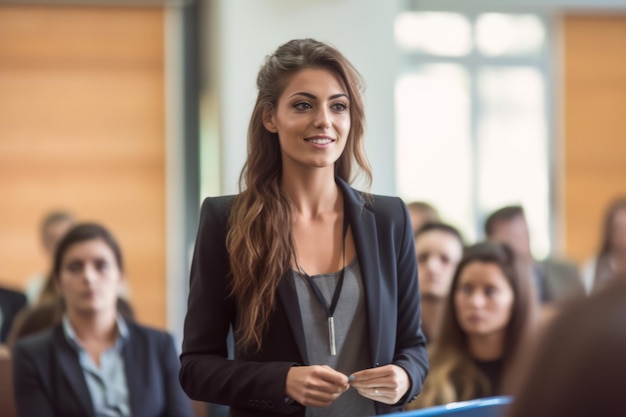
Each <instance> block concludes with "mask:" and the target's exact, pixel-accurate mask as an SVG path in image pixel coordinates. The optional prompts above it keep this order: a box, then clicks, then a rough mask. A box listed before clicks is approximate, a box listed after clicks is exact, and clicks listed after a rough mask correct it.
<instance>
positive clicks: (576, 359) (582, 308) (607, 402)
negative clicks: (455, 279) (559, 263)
mask: <svg viewBox="0 0 626 417" xmlns="http://www.w3.org/2000/svg"><path fill="white" fill-rule="evenodd" d="M609 281H610V282H609ZM609 281H607V285H606V286H605V287H604V288H601V289H599V290H598V291H597V292H595V293H594V294H592V295H591V296H590V297H589V298H582V299H578V300H576V301H575V302H572V303H571V304H568V305H566V306H564V308H563V309H561V311H560V312H559V314H558V315H557V316H556V317H555V318H554V320H553V321H552V322H551V323H550V325H549V327H548V328H547V331H546V332H544V333H543V336H542V339H541V340H540V341H539V343H538V346H537V347H536V349H534V355H532V356H531V358H530V360H529V362H528V366H526V372H525V376H523V377H522V381H521V383H520V387H519V388H518V389H517V390H516V391H515V394H514V397H515V400H514V401H513V405H512V407H511V409H510V412H509V413H507V417H528V416H532V417H572V416H593V417H613V416H625V415H626V402H624V387H625V386H626V360H624V352H626V331H625V330H624V324H626V273H623V272H622V273H621V274H618V275H615V276H614V277H613V278H612V279H611V280H609Z"/></svg>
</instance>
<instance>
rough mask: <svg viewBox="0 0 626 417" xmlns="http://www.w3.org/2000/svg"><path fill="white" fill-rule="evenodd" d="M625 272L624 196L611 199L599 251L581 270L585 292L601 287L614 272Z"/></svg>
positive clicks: (625, 212)
mask: <svg viewBox="0 0 626 417" xmlns="http://www.w3.org/2000/svg"><path fill="white" fill-rule="evenodd" d="M624 273H626V197H621V198H618V199H616V200H615V201H613V203H612V204H611V205H610V206H609V207H608V209H607V212H606V215H605V216H604V228H603V231H602V243H601V246H600V251H599V252H598V254H597V255H596V256H595V257H594V258H593V259H590V260H589V261H587V262H586V263H585V265H584V266H583V270H582V275H583V284H584V285H585V290H586V292H587V293H591V292H592V291H596V290H598V289H599V288H602V286H604V285H605V284H606V283H607V282H608V281H609V278H610V277H612V276H613V275H615V274H624Z"/></svg>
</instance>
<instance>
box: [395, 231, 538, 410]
mask: <svg viewBox="0 0 626 417" xmlns="http://www.w3.org/2000/svg"><path fill="white" fill-rule="evenodd" d="M534 303H535V301H534V294H533V292H532V287H531V286H530V277H528V276H526V275H523V274H522V273H521V272H520V268H519V267H518V266H517V263H516V260H515V255H514V254H513V251H512V250H511V249H510V248H509V247H508V246H506V245H505V244H502V243H496V242H485V243H478V244H475V245H473V246H470V247H469V248H467V249H466V251H465V253H464V255H463V258H462V259H461V262H460V263H459V265H458V267H457V269H456V272H455V274H454V277H453V280H452V287H451V289H450V293H449V295H448V299H447V305H446V311H445V314H444V318H443V326H442V328H441V329H440V334H439V338H438V339H437V340H436V341H434V342H433V345H432V348H431V349H430V350H429V354H430V364H431V368H430V369H431V371H430V374H429V376H428V378H427V379H426V382H425V384H424V390H423V391H422V393H421V394H420V395H419V396H418V397H417V400H415V401H414V402H412V403H410V404H409V406H408V407H407V408H409V409H417V408H423V407H430V406H435V405H441V404H446V403H450V402H455V401H464V400H471V399H475V398H481V397H490V396H494V395H500V394H504V393H505V392H503V387H504V385H505V384H504V382H506V383H508V382H509V381H508V377H509V375H511V374H512V372H511V370H512V368H513V365H514V362H515V360H516V359H517V358H516V357H517V354H518V353H519V352H520V346H521V345H523V343H524V341H525V340H526V336H527V335H528V333H529V332H528V330H529V326H530V325H532V322H533V317H534V314H533V313H534V310H535V308H534V307H535V306H534Z"/></svg>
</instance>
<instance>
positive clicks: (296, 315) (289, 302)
mask: <svg viewBox="0 0 626 417" xmlns="http://www.w3.org/2000/svg"><path fill="white" fill-rule="evenodd" d="M290 273H291V272H290V271H288V272H287V273H286V274H285V276H284V277H283V279H282V281H281V282H280V284H278V296H279V297H280V300H281V302H282V303H283V307H284V308H285V314H286V316H287V320H288V321H289V326H290V327H291V331H292V332H293V337H294V338H295V339H296V345H298V350H299V351H300V357H301V358H302V362H303V363H304V364H305V365H309V355H308V354H307V349H306V339H305V338H304V327H303V325H302V314H301V313H300V304H299V303H298V294H297V293H296V288H295V285H293V282H292V280H291V277H290V276H289V274H290Z"/></svg>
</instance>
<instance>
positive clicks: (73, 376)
mask: <svg viewBox="0 0 626 417" xmlns="http://www.w3.org/2000/svg"><path fill="white" fill-rule="evenodd" d="M54 346H55V354H56V357H57V360H58V363H59V365H60V367H61V369H62V372H63V374H64V375H65V378H66V379H67V380H68V382H69V383H68V385H69V387H70V389H71V390H72V392H73V394H74V396H75V397H76V400H77V401H78V403H79V404H80V406H81V407H82V408H83V410H84V411H85V415H86V416H90V417H93V415H94V410H93V404H92V402H91V395H90V394H89V388H88V387H87V382H86V381H85V376H84V375H83V370H82V368H81V367H80V362H79V360H78V353H77V352H76V351H75V350H74V349H73V348H72V347H71V346H70V344H69V342H68V341H67V339H66V338H65V335H64V334H63V328H62V327H61V326H58V327H56V328H55V330H54Z"/></svg>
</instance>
